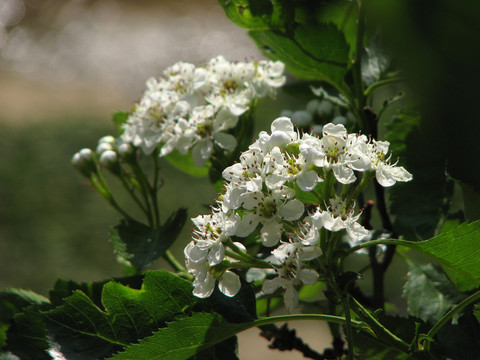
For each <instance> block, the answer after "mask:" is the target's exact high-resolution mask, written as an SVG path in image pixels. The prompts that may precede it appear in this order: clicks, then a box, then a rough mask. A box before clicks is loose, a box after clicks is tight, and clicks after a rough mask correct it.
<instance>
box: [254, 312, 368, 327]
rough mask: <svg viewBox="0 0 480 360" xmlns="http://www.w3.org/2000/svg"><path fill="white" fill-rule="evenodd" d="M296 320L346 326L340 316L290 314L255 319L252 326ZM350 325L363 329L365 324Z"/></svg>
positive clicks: (360, 322)
mask: <svg viewBox="0 0 480 360" xmlns="http://www.w3.org/2000/svg"><path fill="white" fill-rule="evenodd" d="M297 320H319V321H327V322H333V323H337V324H346V323H347V320H346V319H345V318H344V317H341V316H334V315H326V314H291V315H279V316H271V317H268V318H261V319H257V320H255V321H254V322H253V324H254V326H262V325H268V324H275V323H278V322H286V321H297ZM351 324H352V325H353V326H356V327H365V326H366V324H365V323H364V322H362V321H356V320H351Z"/></svg>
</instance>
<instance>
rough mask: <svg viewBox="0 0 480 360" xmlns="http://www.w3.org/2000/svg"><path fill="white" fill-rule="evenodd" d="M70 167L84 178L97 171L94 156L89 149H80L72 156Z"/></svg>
mask: <svg viewBox="0 0 480 360" xmlns="http://www.w3.org/2000/svg"><path fill="white" fill-rule="evenodd" d="M72 165H73V166H74V167H75V168H76V169H77V170H78V171H80V172H81V173H82V174H83V175H85V176H86V177H90V175H91V174H92V173H95V172H96V171H97V167H96V164H95V154H94V153H93V151H92V150H91V149H82V150H80V151H79V152H77V153H76V154H75V155H73V158H72Z"/></svg>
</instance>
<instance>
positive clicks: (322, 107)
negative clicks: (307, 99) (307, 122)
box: [317, 99, 333, 117]
mask: <svg viewBox="0 0 480 360" xmlns="http://www.w3.org/2000/svg"><path fill="white" fill-rule="evenodd" d="M332 112H333V104H332V103H331V102H330V101H328V100H325V99H323V100H322V101H320V103H319V104H318V107H317V114H318V116H320V117H329V116H331V115H332Z"/></svg>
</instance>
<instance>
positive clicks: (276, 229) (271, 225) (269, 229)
mask: <svg viewBox="0 0 480 360" xmlns="http://www.w3.org/2000/svg"><path fill="white" fill-rule="evenodd" d="M281 236H282V224H281V223H278V222H277V221H275V220H270V221H267V222H265V224H264V225H263V227H262V231H261V238H262V241H263V245H264V246H267V247H270V246H274V245H276V244H277V243H278V242H279V241H280V238H281Z"/></svg>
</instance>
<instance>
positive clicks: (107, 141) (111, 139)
mask: <svg viewBox="0 0 480 360" xmlns="http://www.w3.org/2000/svg"><path fill="white" fill-rule="evenodd" d="M114 142H115V138H114V137H113V136H111V135H107V136H104V137H101V138H100V139H99V140H98V144H110V145H112V144H113V143H114Z"/></svg>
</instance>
